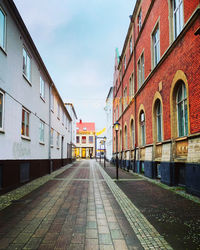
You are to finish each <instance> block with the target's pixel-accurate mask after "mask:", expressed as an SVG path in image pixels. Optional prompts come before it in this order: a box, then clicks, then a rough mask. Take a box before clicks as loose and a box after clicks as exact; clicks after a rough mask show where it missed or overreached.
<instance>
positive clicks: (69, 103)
mask: <svg viewBox="0 0 200 250" xmlns="http://www.w3.org/2000/svg"><path fill="white" fill-rule="evenodd" d="M65 105H67V106H71V107H72V110H73V112H74V115H75V117H76V119H78V118H77V115H76V111H75V109H74V105H73V103H71V102H67V103H65Z"/></svg>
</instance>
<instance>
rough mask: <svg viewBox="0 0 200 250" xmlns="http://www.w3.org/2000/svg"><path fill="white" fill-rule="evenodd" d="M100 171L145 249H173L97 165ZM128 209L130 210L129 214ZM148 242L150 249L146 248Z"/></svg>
mask: <svg viewBox="0 0 200 250" xmlns="http://www.w3.org/2000/svg"><path fill="white" fill-rule="evenodd" d="M97 166H98V167H99V170H100V172H101V174H102V176H103V177H104V179H105V180H106V183H107V185H108V186H109V188H110V190H111V191H112V193H113V195H114V197H115V199H116V200H117V202H118V203H119V205H120V207H121V209H122V211H123V212H124V215H125V216H126V218H127V220H128V221H129V223H130V225H131V227H132V229H133V231H134V232H135V234H136V236H137V237H138V239H139V241H140V242H141V244H142V246H143V247H144V248H145V249H149V247H150V249H155V250H156V249H169V250H172V249H173V248H172V247H171V246H170V245H169V244H168V243H167V242H166V241H165V239H164V237H163V236H162V235H160V234H159V233H158V231H157V230H156V229H155V228H154V227H153V226H152V225H151V223H149V221H148V220H147V219H146V218H145V217H144V215H143V214H142V213H141V212H140V211H139V209H138V208H137V207H135V205H134V204H133V203H132V202H131V201H130V199H129V198H128V197H127V196H126V195H125V193H124V192H123V191H122V190H121V189H120V188H119V187H118V186H117V184H116V183H115V182H114V181H113V180H112V178H111V177H110V176H109V175H108V174H107V173H106V172H105V170H104V169H103V168H102V167H101V166H100V165H99V164H97ZM127 208H129V209H130V210H128V211H129V213H127V212H128V211H127ZM147 242H148V248H147V247H146V245H147Z"/></svg>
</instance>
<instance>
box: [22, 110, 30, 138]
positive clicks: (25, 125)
mask: <svg viewBox="0 0 200 250" xmlns="http://www.w3.org/2000/svg"><path fill="white" fill-rule="evenodd" d="M23 111H24V112H25V113H24V131H25V133H24V134H23V130H22V125H23ZM27 115H28V116H27ZM27 118H28V121H27ZM27 126H28V134H27V132H26V127H27ZM21 136H22V137H24V138H30V112H29V111H28V110H27V109H25V108H24V107H22V123H21Z"/></svg>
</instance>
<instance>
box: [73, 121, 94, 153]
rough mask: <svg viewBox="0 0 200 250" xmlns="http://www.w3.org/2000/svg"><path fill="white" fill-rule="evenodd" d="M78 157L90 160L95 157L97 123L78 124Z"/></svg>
mask: <svg viewBox="0 0 200 250" xmlns="http://www.w3.org/2000/svg"><path fill="white" fill-rule="evenodd" d="M75 155H76V157H81V158H89V157H94V156H95V123H94V122H82V120H80V122H77V123H76V153H75Z"/></svg>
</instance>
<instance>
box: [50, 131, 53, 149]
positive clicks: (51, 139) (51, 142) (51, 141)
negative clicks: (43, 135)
mask: <svg viewBox="0 0 200 250" xmlns="http://www.w3.org/2000/svg"><path fill="white" fill-rule="evenodd" d="M53 134H54V130H53V128H51V138H50V144H51V147H53Z"/></svg>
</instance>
